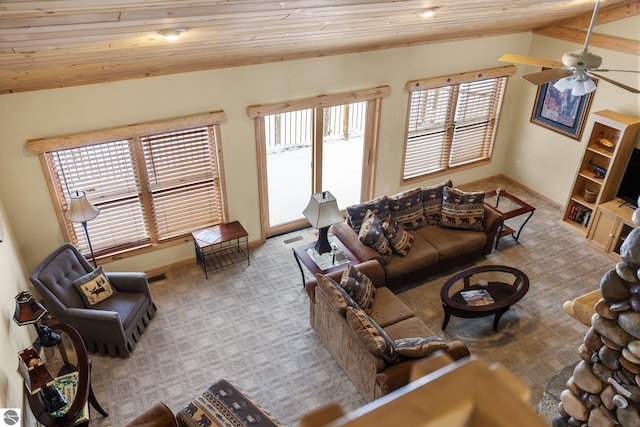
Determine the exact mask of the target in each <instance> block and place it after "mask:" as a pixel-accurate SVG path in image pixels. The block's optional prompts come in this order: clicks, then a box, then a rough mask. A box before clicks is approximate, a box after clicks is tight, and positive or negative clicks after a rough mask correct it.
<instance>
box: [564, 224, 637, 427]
mask: <svg viewBox="0 0 640 427" xmlns="http://www.w3.org/2000/svg"><path fill="white" fill-rule="evenodd" d="M620 256H621V258H622V262H620V263H618V264H617V265H616V266H615V268H612V269H611V270H609V271H608V272H607V273H605V274H604V275H603V277H602V280H601V281H600V293H601V294H602V299H600V300H599V301H598V302H597V303H596V305H595V307H594V308H595V311H596V313H595V314H594V315H593V317H592V318H591V327H590V328H589V330H588V331H587V333H586V334H585V337H584V341H583V343H582V345H581V346H580V348H579V353H580V357H581V358H582V360H581V361H580V362H579V363H578V364H577V365H576V367H575V369H574V371H573V376H572V377H571V378H569V380H568V381H567V388H566V389H565V390H564V391H563V392H562V393H561V395H560V403H559V404H558V412H559V413H560V415H558V416H557V417H556V418H555V419H554V420H553V426H554V427H562V426H570V427H584V426H589V427H614V426H618V425H620V426H622V427H639V426H640V227H639V228H635V229H634V230H633V231H632V232H631V233H630V234H629V236H628V237H627V238H626V240H625V241H624V243H623V244H622V246H621V248H620Z"/></svg>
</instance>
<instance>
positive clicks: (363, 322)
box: [347, 307, 402, 364]
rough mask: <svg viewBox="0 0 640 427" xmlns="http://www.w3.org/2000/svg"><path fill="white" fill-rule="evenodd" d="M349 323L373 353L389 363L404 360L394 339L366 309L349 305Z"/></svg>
mask: <svg viewBox="0 0 640 427" xmlns="http://www.w3.org/2000/svg"><path fill="white" fill-rule="evenodd" d="M347 323H348V324H349V326H350V327H351V329H353V331H354V332H355V333H356V335H357V336H358V338H360V341H361V342H362V344H364V346H365V347H366V348H367V350H369V351H370V352H371V353H372V354H373V355H375V356H378V357H380V358H382V359H383V360H384V361H385V362H387V363H389V364H395V363H399V362H400V361H401V360H402V359H401V357H400V356H399V355H398V354H397V353H396V351H395V348H394V343H393V340H392V339H391V338H389V336H388V335H387V333H386V332H385V331H384V330H383V329H382V328H381V327H380V326H378V324H377V323H376V322H375V321H374V320H373V319H371V317H369V315H368V314H367V313H365V312H364V310H362V309H358V308H353V307H347Z"/></svg>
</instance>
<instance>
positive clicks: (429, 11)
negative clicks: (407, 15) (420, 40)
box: [420, 7, 438, 18]
mask: <svg viewBox="0 0 640 427" xmlns="http://www.w3.org/2000/svg"><path fill="white" fill-rule="evenodd" d="M437 9H438V8H437V7H432V8H430V9H425V10H424V11H423V12H422V13H421V14H420V16H422V17H423V18H431V17H432V16H433V15H435V14H436V10H437Z"/></svg>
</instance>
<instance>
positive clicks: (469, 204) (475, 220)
mask: <svg viewBox="0 0 640 427" xmlns="http://www.w3.org/2000/svg"><path fill="white" fill-rule="evenodd" d="M483 202H484V193H482V192H464V191H462V190H459V189H457V188H449V187H445V188H444V192H443V195H442V223H441V225H443V226H445V227H451V228H462V229H465V230H478V231H482V223H483V221H484V203H483Z"/></svg>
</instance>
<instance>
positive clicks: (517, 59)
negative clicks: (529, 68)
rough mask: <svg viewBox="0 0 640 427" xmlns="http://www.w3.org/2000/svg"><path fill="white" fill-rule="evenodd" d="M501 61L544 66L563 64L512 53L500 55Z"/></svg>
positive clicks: (556, 66) (558, 66)
mask: <svg viewBox="0 0 640 427" xmlns="http://www.w3.org/2000/svg"><path fill="white" fill-rule="evenodd" d="M500 61H502V62H513V63H515V64H524V65H535V66H538V67H545V68H560V67H562V66H563V65H564V64H563V63H562V62H560V61H551V60H549V59H542V58H533V57H531V56H521V55H513V54H511V53H506V54H504V55H502V56H501V57H500Z"/></svg>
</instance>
